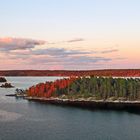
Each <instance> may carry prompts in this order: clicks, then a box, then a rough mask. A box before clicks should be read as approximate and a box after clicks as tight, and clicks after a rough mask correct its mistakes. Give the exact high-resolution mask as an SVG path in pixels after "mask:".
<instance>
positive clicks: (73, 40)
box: [47, 38, 85, 45]
mask: <svg viewBox="0 0 140 140" xmlns="http://www.w3.org/2000/svg"><path fill="white" fill-rule="evenodd" d="M81 41H85V39H84V38H74V39H70V40H64V41H58V42H48V43H47V44H48V45H55V44H62V43H76V42H81Z"/></svg>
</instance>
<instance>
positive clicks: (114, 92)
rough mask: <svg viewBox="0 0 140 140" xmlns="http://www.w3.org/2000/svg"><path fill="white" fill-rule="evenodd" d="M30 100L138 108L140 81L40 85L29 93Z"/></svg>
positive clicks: (70, 80) (78, 80)
mask: <svg viewBox="0 0 140 140" xmlns="http://www.w3.org/2000/svg"><path fill="white" fill-rule="evenodd" d="M27 99H29V100H36V101H43V102H46V103H53V104H67V105H76V106H82V107H95V106H96V107H100V108H104V107H109V108H112V107H114V105H115V107H117V108H118V107H119V108H122V107H127V108H128V107H133V106H134V107H135V108H136V107H139V109H140V79H139V78H136V79H133V78H112V77H108V78H106V77H95V76H89V77H71V78H65V79H61V80H56V81H54V82H46V83H40V84H37V85H35V86H32V87H30V88H29V89H28V90H27Z"/></svg>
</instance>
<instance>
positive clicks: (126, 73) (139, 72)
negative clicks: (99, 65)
mask: <svg viewBox="0 0 140 140" xmlns="http://www.w3.org/2000/svg"><path fill="white" fill-rule="evenodd" d="M89 75H93V76H114V77H140V69H103V70H0V76H89Z"/></svg>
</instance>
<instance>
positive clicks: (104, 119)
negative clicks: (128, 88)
mask: <svg viewBox="0 0 140 140" xmlns="http://www.w3.org/2000/svg"><path fill="white" fill-rule="evenodd" d="M7 79H8V80H9V81H10V82H11V83H12V84H13V85H15V86H16V88H27V87H29V86H31V85H33V84H36V83H39V82H44V81H47V80H48V81H49V80H51V81H53V80H55V79H57V77H43V78H42V77H18V78H17V77H7ZM14 90H15V89H0V140H139V139H140V114H135V113H128V112H125V111H124V112H123V111H122V112H117V111H100V110H97V111H91V110H86V109H80V108H72V107H62V106H55V105H46V104H41V103H36V102H28V101H26V100H22V99H15V98H14V97H6V96H5V94H9V93H14Z"/></svg>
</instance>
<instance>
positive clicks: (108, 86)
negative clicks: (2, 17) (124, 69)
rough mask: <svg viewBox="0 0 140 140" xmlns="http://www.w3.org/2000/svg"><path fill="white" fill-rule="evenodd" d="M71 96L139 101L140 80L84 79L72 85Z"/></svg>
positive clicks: (70, 88)
mask: <svg viewBox="0 0 140 140" xmlns="http://www.w3.org/2000/svg"><path fill="white" fill-rule="evenodd" d="M69 94H72V95H73V94H77V95H78V97H79V96H81V97H85V98H86V97H95V99H104V100H106V99H112V100H116V99H121V100H137V99H140V79H138V78H137V79H132V78H128V79H125V78H111V77H110V78H103V77H99V78H97V77H89V78H86V77H83V78H79V79H77V80H75V81H74V82H73V83H72V84H71V85H70V87H69Z"/></svg>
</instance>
